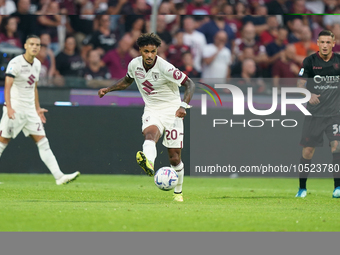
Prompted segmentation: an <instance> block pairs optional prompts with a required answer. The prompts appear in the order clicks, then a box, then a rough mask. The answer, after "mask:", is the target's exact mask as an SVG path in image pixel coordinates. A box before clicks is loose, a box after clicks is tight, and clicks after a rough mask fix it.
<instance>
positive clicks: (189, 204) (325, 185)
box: [0, 174, 340, 232]
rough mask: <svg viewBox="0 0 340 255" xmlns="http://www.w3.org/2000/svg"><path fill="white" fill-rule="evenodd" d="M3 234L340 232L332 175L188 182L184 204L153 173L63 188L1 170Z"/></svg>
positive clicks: (47, 179) (96, 178) (97, 178)
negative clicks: (301, 193)
mask: <svg viewBox="0 0 340 255" xmlns="http://www.w3.org/2000/svg"><path fill="white" fill-rule="evenodd" d="M0 182H1V184H0V231H2V232H3V231H5V232H7V231H11V232H12V231H13V232H16V231H75V232H78V231H81V232H83V231H92V232H93V231H95V232H99V231H110V232H111V231H124V232H125V231H128V232H130V231H133V232H135V231H138V232H139V231H152V232H153V231H246V232H249V231H339V229H340V221H339V211H340V199H332V191H333V180H332V179H309V180H308V183H307V185H308V195H307V197H306V198H304V199H301V198H300V199H297V198H295V197H294V195H295V193H296V192H297V186H298V180H297V179H279V178H237V179H229V178H190V177H187V176H186V177H185V179H184V186H183V187H184V189H183V194H184V202H183V203H179V202H173V201H172V191H169V192H165V191H161V190H158V189H157V188H156V186H155V185H154V184H153V178H150V177H147V176H138V175H137V176H132V175H81V176H80V177H79V178H78V180H77V181H75V182H73V183H71V184H68V185H65V186H57V185H55V182H54V180H53V177H52V175H47V174H46V175H44V174H43V175H33V174H0Z"/></svg>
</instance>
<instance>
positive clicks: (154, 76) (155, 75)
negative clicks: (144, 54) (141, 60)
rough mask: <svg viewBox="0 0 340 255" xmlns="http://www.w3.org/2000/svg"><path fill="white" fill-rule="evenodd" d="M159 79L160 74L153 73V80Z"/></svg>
mask: <svg viewBox="0 0 340 255" xmlns="http://www.w3.org/2000/svg"><path fill="white" fill-rule="evenodd" d="M158 78H159V73H156V72H152V79H153V80H154V81H157V80H158Z"/></svg>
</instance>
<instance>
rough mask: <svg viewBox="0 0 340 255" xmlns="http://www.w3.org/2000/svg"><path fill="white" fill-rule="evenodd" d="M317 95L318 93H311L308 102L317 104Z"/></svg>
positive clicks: (318, 101)
mask: <svg viewBox="0 0 340 255" xmlns="http://www.w3.org/2000/svg"><path fill="white" fill-rule="evenodd" d="M319 96H320V95H316V94H313V93H312V96H311V98H310V100H309V103H310V104H311V105H317V104H319V103H320V100H319Z"/></svg>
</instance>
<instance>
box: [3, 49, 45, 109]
mask: <svg viewBox="0 0 340 255" xmlns="http://www.w3.org/2000/svg"><path fill="white" fill-rule="evenodd" d="M40 71H41V62H40V61H39V60H38V59H37V58H34V60H33V64H31V63H29V62H27V60H26V59H25V58H24V55H19V56H16V57H15V58H13V59H12V60H11V61H10V62H9V63H8V66H7V69H6V76H10V77H13V78H14V82H13V85H12V87H11V91H10V94H11V104H19V105H21V106H33V107H35V83H36V82H38V81H39V74H40Z"/></svg>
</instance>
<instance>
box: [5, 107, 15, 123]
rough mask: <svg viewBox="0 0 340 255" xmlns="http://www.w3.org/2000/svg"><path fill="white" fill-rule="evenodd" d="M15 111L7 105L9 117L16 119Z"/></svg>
mask: <svg viewBox="0 0 340 255" xmlns="http://www.w3.org/2000/svg"><path fill="white" fill-rule="evenodd" d="M14 113H15V111H14V109H13V108H8V107H7V115H8V118H10V119H12V120H14V119H15V115H14Z"/></svg>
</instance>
